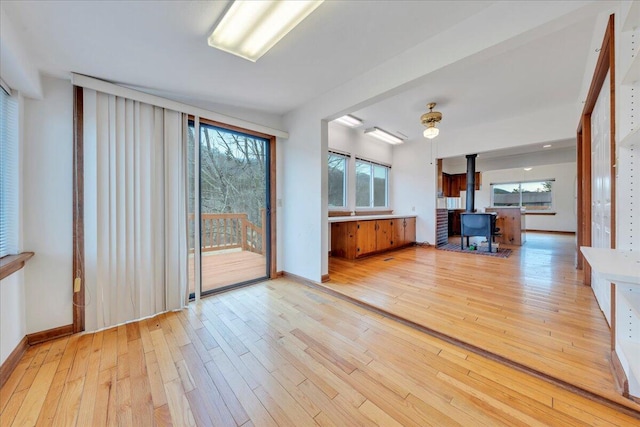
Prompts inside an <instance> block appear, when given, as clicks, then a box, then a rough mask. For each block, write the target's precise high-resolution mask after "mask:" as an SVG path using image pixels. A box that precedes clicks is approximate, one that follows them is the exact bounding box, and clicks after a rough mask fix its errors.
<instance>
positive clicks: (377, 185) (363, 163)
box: [356, 159, 390, 208]
mask: <svg viewBox="0 0 640 427" xmlns="http://www.w3.org/2000/svg"><path fill="white" fill-rule="evenodd" d="M389 169H390V168H389V166H385V165H380V164H377V163H373V162H369V161H367V160H362V159H356V207H358V208H378V207H387V206H388V187H389Z"/></svg>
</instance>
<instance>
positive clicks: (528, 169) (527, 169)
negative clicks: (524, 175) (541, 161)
mask: <svg viewBox="0 0 640 427" xmlns="http://www.w3.org/2000/svg"><path fill="white" fill-rule="evenodd" d="M531 169H533V168H524V170H526V171H527V172H529V171H530V170H531Z"/></svg>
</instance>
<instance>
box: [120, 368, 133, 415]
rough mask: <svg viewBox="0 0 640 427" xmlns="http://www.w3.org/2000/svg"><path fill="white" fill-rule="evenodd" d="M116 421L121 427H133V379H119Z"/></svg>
mask: <svg viewBox="0 0 640 427" xmlns="http://www.w3.org/2000/svg"><path fill="white" fill-rule="evenodd" d="M116 405H117V408H118V409H117V411H116V419H117V420H118V425H120V426H130V425H133V413H132V411H131V378H130V377H126V378H122V379H120V378H118V383H117V384H116Z"/></svg>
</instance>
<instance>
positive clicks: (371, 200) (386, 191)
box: [354, 157, 391, 211]
mask: <svg viewBox="0 0 640 427" xmlns="http://www.w3.org/2000/svg"><path fill="white" fill-rule="evenodd" d="M358 163H363V164H368V165H369V204H368V205H367V206H358V184H357V180H358V173H357V170H358ZM376 166H377V167H382V168H384V171H385V182H384V184H385V185H384V205H383V206H376V205H375V173H374V171H375V167H376ZM354 169H355V171H356V172H355V180H356V187H355V193H356V194H355V208H356V210H360V211H366V210H387V209H389V179H390V175H391V174H390V171H391V166H390V165H386V164H384V163H380V162H374V161H372V160H367V159H363V158H361V157H356V161H355V168H354Z"/></svg>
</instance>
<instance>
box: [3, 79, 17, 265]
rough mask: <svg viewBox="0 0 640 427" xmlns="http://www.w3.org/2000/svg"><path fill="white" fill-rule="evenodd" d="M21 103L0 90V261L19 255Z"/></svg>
mask: <svg viewBox="0 0 640 427" xmlns="http://www.w3.org/2000/svg"><path fill="white" fill-rule="evenodd" d="M18 162H19V158H18V102H17V101H16V99H15V98H13V97H11V96H9V95H8V94H7V93H6V92H5V91H4V90H3V89H1V88H0V258H1V257H3V256H5V255H8V254H15V253H17V252H18Z"/></svg>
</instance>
